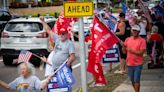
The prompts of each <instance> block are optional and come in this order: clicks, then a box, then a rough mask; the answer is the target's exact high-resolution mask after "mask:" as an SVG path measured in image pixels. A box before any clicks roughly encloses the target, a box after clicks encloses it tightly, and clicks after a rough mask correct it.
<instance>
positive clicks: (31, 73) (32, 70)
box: [18, 62, 35, 75]
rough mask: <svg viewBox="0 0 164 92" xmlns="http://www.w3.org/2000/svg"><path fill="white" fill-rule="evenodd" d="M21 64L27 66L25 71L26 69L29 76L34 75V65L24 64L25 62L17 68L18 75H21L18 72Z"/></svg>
mask: <svg viewBox="0 0 164 92" xmlns="http://www.w3.org/2000/svg"><path fill="white" fill-rule="evenodd" d="M23 64H25V66H27V69H28V72H29V73H30V75H35V68H34V65H33V64H31V63H29V62H28V63H25V62H23V63H21V64H20V65H19V66H18V73H19V74H21V73H20V72H21V70H20V69H21V68H20V66H22V65H23Z"/></svg>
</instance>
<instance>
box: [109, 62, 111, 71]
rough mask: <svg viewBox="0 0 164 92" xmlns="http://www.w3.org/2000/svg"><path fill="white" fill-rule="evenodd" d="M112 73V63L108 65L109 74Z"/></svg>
mask: <svg viewBox="0 0 164 92" xmlns="http://www.w3.org/2000/svg"><path fill="white" fill-rule="evenodd" d="M111 71H112V63H109V72H111Z"/></svg>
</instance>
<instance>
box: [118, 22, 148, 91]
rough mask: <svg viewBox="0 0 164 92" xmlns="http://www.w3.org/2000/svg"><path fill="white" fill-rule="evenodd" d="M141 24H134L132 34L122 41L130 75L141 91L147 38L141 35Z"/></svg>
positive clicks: (135, 86)
mask: <svg viewBox="0 0 164 92" xmlns="http://www.w3.org/2000/svg"><path fill="white" fill-rule="evenodd" d="M139 32H140V27H139V25H134V26H132V36H131V37H128V38H126V40H125V42H124V43H123V42H121V45H122V47H123V49H122V50H123V52H124V53H127V58H126V65H127V67H128V76H129V78H130V80H131V82H132V85H133V88H134V90H135V92H140V77H141V71H142V65H143V54H144V52H145V50H146V40H145V39H144V38H142V37H140V36H139Z"/></svg>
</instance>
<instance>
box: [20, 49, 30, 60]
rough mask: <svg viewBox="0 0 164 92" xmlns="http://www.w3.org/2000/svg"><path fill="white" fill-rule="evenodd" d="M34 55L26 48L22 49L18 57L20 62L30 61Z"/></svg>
mask: <svg viewBox="0 0 164 92" xmlns="http://www.w3.org/2000/svg"><path fill="white" fill-rule="evenodd" d="M31 56H32V53H31V52H29V51H26V50H21V52H20V54H19V57H18V63H21V62H28V61H29V60H30V58H31Z"/></svg>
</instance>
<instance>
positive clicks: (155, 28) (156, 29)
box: [151, 25, 158, 33]
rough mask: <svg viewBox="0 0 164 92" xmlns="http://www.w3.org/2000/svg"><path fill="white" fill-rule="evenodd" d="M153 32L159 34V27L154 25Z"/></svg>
mask: <svg viewBox="0 0 164 92" xmlns="http://www.w3.org/2000/svg"><path fill="white" fill-rule="evenodd" d="M151 32H152V33H157V32H158V27H157V26H155V25H154V26H153V27H152V29H151Z"/></svg>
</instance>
